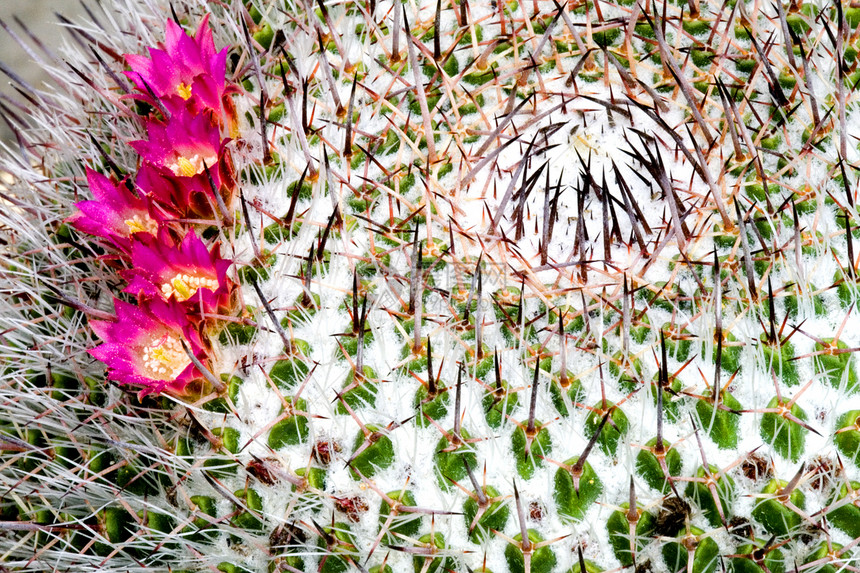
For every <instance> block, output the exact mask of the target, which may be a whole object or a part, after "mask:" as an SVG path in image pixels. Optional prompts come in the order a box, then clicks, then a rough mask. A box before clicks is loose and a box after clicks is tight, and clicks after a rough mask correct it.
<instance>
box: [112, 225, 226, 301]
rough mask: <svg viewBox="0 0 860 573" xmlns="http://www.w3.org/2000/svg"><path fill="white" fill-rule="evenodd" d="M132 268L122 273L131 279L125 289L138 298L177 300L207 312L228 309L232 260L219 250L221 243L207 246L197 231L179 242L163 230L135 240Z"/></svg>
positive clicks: (127, 278) (132, 251) (189, 233)
mask: <svg viewBox="0 0 860 573" xmlns="http://www.w3.org/2000/svg"><path fill="white" fill-rule="evenodd" d="M131 264H132V269H131V270H129V271H126V272H125V273H123V275H124V277H125V278H126V280H128V281H129V285H128V287H127V288H126V289H125V292H128V293H132V294H134V295H135V296H136V297H137V298H138V300H142V299H145V298H161V299H163V300H165V301H169V300H171V299H172V300H175V301H176V302H180V303H183V304H184V305H185V306H186V307H187V308H193V309H202V310H203V311H204V312H215V311H216V310H219V309H220V310H223V311H226V309H227V305H228V302H229V297H230V291H231V285H230V282H229V280H228V279H227V269H228V268H229V267H230V264H231V262H230V261H228V260H225V259H222V258H221V256H220V255H219V254H218V245H217V244H215V245H213V246H212V248H211V249H209V250H207V249H206V245H205V244H204V243H203V241H201V240H200V239H199V238H198V237H197V235H196V234H195V233H194V231H193V230H192V231H190V232H188V234H186V235H185V238H184V239H182V242H181V243H180V244H179V245H175V244H174V243H173V241H171V240H170V239H169V237H168V236H167V233H163V234H162V236H161V237H160V240H158V241H149V242H148V243H135V244H134V245H133V246H132V250H131Z"/></svg>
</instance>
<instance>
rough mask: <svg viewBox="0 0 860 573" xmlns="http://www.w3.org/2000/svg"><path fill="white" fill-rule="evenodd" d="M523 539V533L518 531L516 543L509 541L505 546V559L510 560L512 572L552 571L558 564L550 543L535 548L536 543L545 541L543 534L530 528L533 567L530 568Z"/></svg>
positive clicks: (509, 567)
mask: <svg viewBox="0 0 860 573" xmlns="http://www.w3.org/2000/svg"><path fill="white" fill-rule="evenodd" d="M522 539H523V536H522V534H520V533H518V534H517V535H516V536H514V541H515V542H516V544H514V543H508V546H507V547H506V548H505V559H506V560H507V562H508V569H509V571H510V573H527V571H530V572H531V573H550V571H552V570H553V568H554V567H555V564H556V557H555V553H553V551H552V549H550V547H549V546H548V545H544V546H543V547H539V548H537V549H535V548H534V546H535V545H537V544H539V543H540V542H541V541H543V537H541V534H540V533H538V532H537V531H536V530H534V529H529V530H528V539H529V542H530V547H529V553H530V555H529V561H530V564H531V567H530V568H528V569H527V568H526V565H525V555H524V552H523V547H522Z"/></svg>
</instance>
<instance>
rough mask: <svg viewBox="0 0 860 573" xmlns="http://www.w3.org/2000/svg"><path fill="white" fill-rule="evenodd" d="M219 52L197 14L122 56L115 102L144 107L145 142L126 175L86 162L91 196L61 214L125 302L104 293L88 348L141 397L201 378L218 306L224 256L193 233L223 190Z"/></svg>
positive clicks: (223, 295) (226, 285)
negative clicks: (121, 86)
mask: <svg viewBox="0 0 860 573" xmlns="http://www.w3.org/2000/svg"><path fill="white" fill-rule="evenodd" d="M226 58H227V50H226V49H224V50H221V51H220V52H217V51H216V50H215V43H214V41H213V39H212V32H211V30H210V29H209V25H208V17H206V18H204V19H203V21H202V22H201V24H200V26H199V28H198V29H197V32H196V34H195V35H194V36H193V37H192V36H189V35H187V34H186V33H185V32H184V31H183V30H182V28H181V27H180V26H179V25H178V24H177V23H175V22H173V21H172V20H170V21H168V22H167V31H166V37H165V43H164V46H162V49H156V48H150V50H149V57H144V56H140V55H133V54H128V55H126V56H125V59H126V62H127V64H128V66H129V68H130V70H129V71H127V72H126V75H127V76H128V77H129V78H130V79H131V81H132V82H133V83H134V86H135V92H134V93H132V94H129V95H128V96H127V97H128V98H129V99H134V100H137V101H139V102H141V103H142V104H146V105H141V106H140V107H141V109H147V110H150V112H149V113H147V114H145V115H141V116H140V117H139V119H140V121H141V122H142V123H143V126H144V127H145V130H146V134H147V138H146V139H143V140H138V141H130V142H128V144H129V145H130V146H131V147H132V148H133V149H134V150H135V151H136V152H137V154H138V155H139V165H138V168H137V171H136V173H135V174H130V175H127V176H126V177H124V178H122V179H121V180H114V179H111V178H110V177H108V176H106V175H104V174H102V173H100V172H98V171H96V170H93V169H89V168H88V169H87V182H88V184H89V188H90V190H91V191H92V195H93V199H92V200H90V201H82V202H80V203H78V204H77V205H76V206H77V208H78V212H77V213H75V214H74V215H73V216H72V217H70V219H69V222H70V223H71V224H72V225H73V226H74V227H75V228H76V229H78V230H79V231H81V232H84V233H87V234H89V235H92V236H93V237H96V238H98V240H99V242H100V245H101V247H102V248H103V249H104V250H105V252H107V253H109V255H108V257H109V258H110V259H111V260H112V261H114V260H115V261H118V262H119V265H120V269H119V271H118V274H119V277H120V278H121V279H123V280H124V281H125V282H126V283H127V286H126V287H125V289H124V291H123V292H124V293H126V294H127V295H129V297H130V298H131V300H133V302H126V301H124V300H120V299H118V298H116V299H115V300H114V307H115V309H116V315H115V319H114V320H113V321H103V320H93V321H91V325H92V328H93V331H94V332H95V333H96V334H97V335H98V336H99V337H100V338H101V339H102V340H103V344H101V345H100V346H98V347H97V348H94V349H93V350H92V351H91V354H92V355H93V356H94V357H96V358H97V359H99V360H101V361H102V362H104V363H105V364H106V365H107V367H108V376H109V377H110V378H111V379H113V380H116V381H117V382H120V383H123V384H133V385H136V386H138V387H140V388H141V390H140V394H141V395H145V394H150V393H160V392H165V391H166V392H170V393H172V394H183V393H185V392H188V390H189V384H191V383H192V382H193V381H196V380H203V379H204V376H203V373H202V372H201V371H200V370H199V369H198V367H199V365H200V364H203V363H204V362H205V361H206V360H207V357H208V355H209V353H210V350H211V348H210V344H209V342H208V336H207V335H208V334H209V333H211V332H212V331H213V324H214V323H215V321H216V317H217V316H219V315H223V314H225V313H229V312H230V307H231V300H232V294H233V291H234V289H235V287H234V285H233V284H232V283H231V281H230V280H229V278H228V277H227V270H228V268H229V267H230V265H231V262H230V261H228V260H225V259H223V258H222V257H221V256H220V254H219V250H220V248H219V247H220V245H219V244H218V243H217V242H213V243H212V244H208V245H207V244H206V242H204V241H203V239H201V235H200V234H199V233H198V231H199V230H203V229H205V228H206V227H209V226H211V225H212V224H214V223H215V222H216V221H217V220H218V219H220V218H223V217H228V213H229V212H230V211H229V210H230V209H231V205H232V202H233V196H234V194H235V181H234V178H233V175H232V162H231V159H230V154H229V151H228V145H229V143H230V138H229V137H227V136H225V135H224V132H225V131H226V132H229V131H230V130H231V129H232V126H233V125H235V112H234V109H233V106H232V103H231V100H230V94H231V93H233V92H234V91H235V87H234V86H232V85H230V84H228V83H227V81H226V79H225V72H226ZM195 387H196V386H195Z"/></svg>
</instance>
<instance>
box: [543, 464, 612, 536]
mask: <svg viewBox="0 0 860 573" xmlns="http://www.w3.org/2000/svg"><path fill="white" fill-rule="evenodd" d="M578 461H579V456H576V457H573V458H570V459H569V460H567V461H566V462H565V463H564V466H565V467H562V468H559V469H558V470H556V472H555V478H554V482H555V487H554V490H553V498H554V499H555V504H556V507H557V508H558V513H559V516H560V517H561V519H562V520H563V521H565V522H572V521H579V520H581V519H582V518H583V517H585V514H586V512H587V511H588V510H589V508H590V507H591V506H592V505H593V504H594V502H595V501H597V498H598V497H600V494H601V493H602V492H603V483H602V482H601V481H600V479H599V478H598V477H597V474H596V473H595V472H594V469H593V468H592V467H591V464H589V463H588V462H585V463H584V464H583V465H582V468H581V470H579V469H578V468H577V466H576V464H577V462H578ZM575 473H579V475H578V478H577V477H576V476H575V475H574V474H575Z"/></svg>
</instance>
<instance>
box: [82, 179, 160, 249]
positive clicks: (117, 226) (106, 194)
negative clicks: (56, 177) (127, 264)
mask: <svg viewBox="0 0 860 573" xmlns="http://www.w3.org/2000/svg"><path fill="white" fill-rule="evenodd" d="M87 182H88V184H89V187H90V191H91V192H92V194H93V196H94V197H95V199H94V200H92V201H81V202H80V203H77V204H76V205H75V206H76V207H77V208H78V213H75V214H74V215H72V216H71V217H69V219H68V221H69V223H70V224H71V225H72V226H74V227H75V228H76V229H78V230H80V231H82V232H84V233H88V234H90V235H94V236H96V237H103V238H105V239H108V240H110V241H111V242H113V243H114V244H116V245H117V246H119V247H120V248H123V249H125V248H126V247H127V246H128V240H129V238H130V237H132V235H135V234H138V233H140V234H147V235H155V234H156V233H157V231H158V228H159V224H160V223H161V221H162V217H161V216H160V215H159V214H158V213H157V211H156V210H155V209H154V206H153V205H152V202H151V201H150V200H149V199H148V198H147V197H145V196H140V197H138V196H136V195H135V194H134V193H132V192H131V190H129V188H128V187H127V186H126V184H125V181H124V182H122V183H119V184H115V183H113V182H112V181H111V180H110V179H108V178H107V177H105V176H104V175H102V174H101V173H98V172H96V171H93V170H91V169H87Z"/></svg>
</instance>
